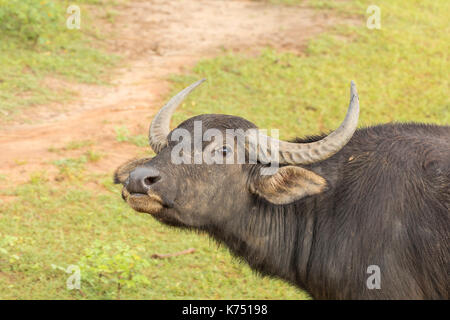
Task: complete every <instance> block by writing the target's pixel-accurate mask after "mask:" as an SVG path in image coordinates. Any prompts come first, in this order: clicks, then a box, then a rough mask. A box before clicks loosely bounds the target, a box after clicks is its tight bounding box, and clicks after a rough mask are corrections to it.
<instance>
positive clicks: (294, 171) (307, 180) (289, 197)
mask: <svg viewBox="0 0 450 320" xmlns="http://www.w3.org/2000/svg"><path fill="white" fill-rule="evenodd" d="M326 186H327V182H326V181H325V179H324V178H322V177H321V176H319V175H318V174H316V173H314V172H312V171H309V170H306V169H304V168H301V167H296V166H286V167H281V168H279V169H278V171H277V172H276V173H275V174H273V175H271V176H263V175H261V176H259V177H257V178H256V179H255V181H253V182H252V183H251V186H250V191H251V192H253V193H255V194H257V195H259V196H261V197H263V198H264V199H266V200H267V201H269V202H271V203H273V204H288V203H291V202H294V201H296V200H299V199H301V198H304V197H306V196H311V195H314V194H317V193H320V192H322V191H324V190H325V188H326Z"/></svg>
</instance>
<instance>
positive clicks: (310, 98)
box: [0, 0, 450, 299]
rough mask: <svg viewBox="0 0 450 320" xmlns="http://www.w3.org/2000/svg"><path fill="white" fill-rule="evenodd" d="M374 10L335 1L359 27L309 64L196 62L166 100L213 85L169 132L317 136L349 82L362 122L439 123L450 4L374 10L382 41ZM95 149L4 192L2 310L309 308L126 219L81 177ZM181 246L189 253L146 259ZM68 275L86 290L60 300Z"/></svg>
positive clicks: (126, 136) (269, 283) (187, 242)
mask: <svg viewBox="0 0 450 320" xmlns="http://www.w3.org/2000/svg"><path fill="white" fill-rule="evenodd" d="M322 2H324V1H322ZM369 4H372V3H369V2H366V1H345V2H341V1H339V2H336V3H334V4H333V10H336V12H342V14H344V13H345V14H346V15H348V14H351V15H353V16H359V17H360V19H361V21H362V23H361V25H359V26H354V27H342V26H336V27H335V28H334V29H333V30H332V31H331V32H328V33H326V34H324V35H322V36H320V37H318V38H316V39H313V40H311V42H310V43H309V45H308V47H307V50H306V51H305V52H304V54H300V55H295V54H290V53H282V52H277V51H275V50H272V49H267V50H265V51H264V52H263V53H262V54H261V55H260V56H258V57H246V56H243V55H236V54H232V53H230V54H226V55H224V56H220V57H217V58H214V59H208V60H204V61H201V62H200V63H199V64H198V65H197V66H196V67H195V68H194V70H193V72H192V73H191V74H189V75H183V76H174V77H173V92H176V91H178V90H180V89H181V88H183V87H184V86H186V85H187V84H189V83H191V82H193V81H194V80H196V79H198V78H200V77H207V78H208V82H207V83H205V84H203V86H202V87H201V88H199V89H197V90H196V91H195V93H193V95H192V97H190V98H189V99H188V100H187V101H186V102H185V103H184V105H183V107H182V109H181V111H180V112H178V113H176V115H175V122H180V121H182V120H184V119H186V118H188V117H190V116H192V115H196V114H200V113H208V112H209V113H227V114H235V115H240V116H243V117H246V118H248V119H249V120H252V121H253V122H255V123H256V124H257V125H258V126H260V127H262V128H268V129H269V128H278V129H280V136H281V137H282V138H292V137H293V136H294V135H305V134H315V133H318V132H320V131H327V130H331V129H333V128H335V127H336V126H337V125H338V124H339V123H340V122H341V121H342V119H343V117H344V115H345V112H346V107H347V105H348V98H349V92H348V91H349V82H350V80H351V79H354V80H355V81H356V83H357V86H358V89H359V95H360V104H361V125H370V124H374V123H381V122H388V121H422V122H432V123H440V124H448V123H449V122H450V119H449V98H448V76H447V74H446V73H447V70H449V65H448V52H449V50H448V49H449V48H448V46H449V43H450V41H449V39H448V37H449V36H448V34H449V32H448V23H447V21H448V20H449V17H448V12H450V11H449V10H448V6H449V4H448V1H441V0H428V1H408V2H401V3H400V2H395V1H387V0H378V1H377V5H379V6H380V7H381V10H382V16H381V18H382V21H381V25H382V28H381V30H369V29H367V28H366V27H365V19H366V15H365V9H366V8H367V6H368V5H369ZM320 6H322V7H323V6H325V4H323V3H322V4H320ZM134 139H136V141H134ZM116 140H117V141H123V142H126V143H134V144H136V145H138V146H139V145H140V144H141V143H142V145H144V142H141V140H143V138H135V137H133V136H132V135H130V132H129V131H128V129H127V128H126V127H120V128H116ZM145 144H146V143H145ZM94 147H95V145H93V144H92V143H91V142H90V141H75V142H73V143H69V144H68V145H67V146H65V147H63V148H62V149H55V150H56V151H55V152H60V153H61V156H63V153H64V152H65V151H67V150H77V151H78V152H83V153H82V154H81V155H79V156H78V157H74V158H61V159H60V160H58V161H55V162H54V165H55V166H56V167H57V168H58V169H59V171H60V176H61V177H63V178H62V179H57V180H56V181H53V180H52V181H48V180H47V178H46V177H47V175H46V173H45V172H39V173H35V174H34V175H32V176H31V177H30V181H29V182H28V183H25V184H23V185H21V186H20V187H18V188H17V189H16V190H12V191H9V192H7V193H5V194H3V195H4V196H7V197H14V198H15V200H13V201H9V202H4V203H2V202H1V200H0V206H1V210H0V299H18V298H21V299H26V298H30V299H38V298H42V299H47V298H51V299H55V298H59V299H101V298H107V299H118V298H121V299H132V298H136V299H190V298H192V299H201V298H204V299H266V298H271V299H303V298H307V296H306V295H305V294H304V293H303V292H301V291H299V290H297V289H295V288H293V287H292V286H289V285H287V284H286V283H284V282H282V281H279V280H274V279H269V278H261V277H259V276H257V275H255V274H253V273H252V272H251V270H250V269H249V268H248V267H247V266H246V265H244V264H241V263H239V262H238V261H236V260H234V259H233V258H232V257H231V256H230V254H229V253H228V251H227V250H226V249H225V248H223V247H219V248H218V247H217V246H216V244H215V243H214V242H212V241H211V240H209V239H208V237H207V236H206V235H202V234H195V233H189V232H185V231H180V230H175V229H171V228H169V227H166V226H163V225H161V224H159V223H158V222H156V221H155V220H154V219H152V218H151V217H150V216H148V215H145V214H140V213H136V212H134V211H132V210H131V209H130V208H128V207H127V206H126V205H125V204H124V203H123V201H122V200H121V199H120V196H119V194H120V188H119V187H118V186H115V185H113V184H112V182H111V175H110V174H109V175H94V174H92V173H89V170H88V167H89V163H91V162H94V161H96V160H95V159H96V158H97V156H100V155H95V152H94V151H92V150H93V149H92V148H94ZM143 150H144V147H143ZM90 151H91V152H94V154H93V155H91V156H89V152H90ZM57 154H59V153H57ZM130 158H131V156H130ZM1 179H7V177H5V176H4V177H0V180H1ZM0 196H1V194H0ZM188 248H195V249H196V252H195V253H193V254H189V255H182V256H178V257H173V258H169V259H163V260H157V259H153V258H151V255H152V254H154V253H173V252H178V251H182V250H185V249H188ZM70 265H77V266H79V267H80V268H81V290H76V289H75V290H67V289H66V280H67V279H68V277H69V276H70V274H68V273H66V270H67V268H68V267H69V266H70Z"/></svg>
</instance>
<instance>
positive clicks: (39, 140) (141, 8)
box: [0, 0, 338, 188]
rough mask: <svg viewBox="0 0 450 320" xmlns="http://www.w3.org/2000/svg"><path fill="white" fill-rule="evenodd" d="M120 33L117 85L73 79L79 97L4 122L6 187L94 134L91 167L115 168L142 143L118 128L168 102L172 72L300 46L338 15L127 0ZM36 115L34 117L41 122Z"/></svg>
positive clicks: (137, 128)
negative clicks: (220, 57) (233, 55)
mask: <svg viewBox="0 0 450 320" xmlns="http://www.w3.org/2000/svg"><path fill="white" fill-rule="evenodd" d="M115 10H116V11H117V12H119V15H118V16H117V17H116V18H115V21H114V24H113V25H112V24H105V25H104V27H105V28H107V29H108V30H110V31H112V32H113V33H114V34H115V35H116V36H115V38H114V39H113V40H110V41H109V46H110V48H111V51H113V52H115V53H118V54H120V55H121V56H124V57H125V59H124V60H125V63H124V64H123V65H126V67H123V68H121V69H120V70H117V72H116V73H115V76H114V80H113V81H112V83H113V85H112V86H108V87H106V86H92V85H75V88H76V89H77V90H78V91H79V98H78V99H77V100H76V101H72V102H71V103H70V104H68V105H65V106H64V108H63V109H64V110H70V111H69V112H63V113H61V112H60V110H61V106H58V105H50V106H42V107H36V108H33V110H30V111H27V116H28V117H29V118H33V119H35V120H37V121H36V122H40V124H34V125H23V124H13V125H9V126H8V127H6V128H1V129H0V150H1V152H0V175H3V176H4V177H6V179H3V180H5V181H6V183H2V187H1V188H7V187H9V186H10V185H11V184H17V183H20V182H23V181H27V180H28V179H29V175H30V173H32V172H34V171H37V170H46V171H47V172H48V174H49V175H50V176H52V173H54V172H55V170H56V169H55V167H54V166H53V165H52V164H51V161H52V160H55V159H60V158H63V157H71V156H73V154H74V153H76V151H72V152H70V151H67V152H65V153H64V154H63V155H61V154H57V153H55V152H51V151H50V150H49V149H50V148H52V147H53V148H54V147H56V148H58V147H63V146H65V145H66V144H67V143H68V142H70V141H81V140H87V139H88V140H91V141H93V142H94V144H93V146H94V147H93V148H94V149H95V150H98V151H100V152H102V153H103V154H104V157H103V158H102V159H101V161H99V162H98V163H96V164H95V165H93V167H92V168H90V169H92V170H94V171H99V172H111V171H112V170H113V169H114V168H115V167H116V166H117V165H119V164H120V163H121V162H123V161H125V160H127V159H129V158H130V157H133V156H134V155H136V154H137V152H138V148H137V147H135V146H133V145H131V144H127V143H119V142H117V141H116V137H115V131H114V128H116V127H117V126H122V125H126V126H127V127H128V128H129V129H130V131H131V132H134V133H138V132H139V133H140V134H145V133H146V132H147V128H148V125H149V122H150V120H151V118H152V116H153V115H154V113H155V112H156V111H157V110H158V108H159V107H160V106H161V104H162V103H163V101H162V99H163V98H165V97H166V94H167V92H168V88H169V86H168V85H169V84H168V82H167V80H166V79H167V76H168V75H170V74H173V73H180V72H187V71H188V70H189V68H191V67H192V66H193V65H194V64H195V62H196V61H198V60H199V59H201V58H205V57H208V56H214V55H217V54H219V53H221V52H223V50H224V49H226V50H235V51H242V52H257V51H258V50H259V49H261V48H262V47H266V46H272V47H275V48H279V49H284V50H291V51H296V52H299V51H301V50H302V48H304V46H305V44H306V40H307V39H309V38H311V37H313V36H314V35H317V34H318V33H320V32H321V31H323V30H324V29H325V28H327V27H328V26H331V25H333V24H335V23H336V22H338V20H337V18H336V17H332V16H330V15H327V14H325V13H321V12H318V11H316V10H312V9H308V8H306V7H293V6H274V5H269V4H266V3H262V2H256V1H237V0H236V1H219V0H172V1H168V0H153V1H149V0H146V1H129V2H128V3H127V4H126V5H120V7H118V8H115ZM36 122H35V123H36Z"/></svg>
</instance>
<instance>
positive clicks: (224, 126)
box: [115, 81, 450, 299]
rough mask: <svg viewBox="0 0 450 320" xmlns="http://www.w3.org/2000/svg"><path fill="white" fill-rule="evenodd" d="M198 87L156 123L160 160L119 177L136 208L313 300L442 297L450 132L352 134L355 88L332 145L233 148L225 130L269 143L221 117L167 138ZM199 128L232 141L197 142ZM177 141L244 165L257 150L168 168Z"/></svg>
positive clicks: (445, 294)
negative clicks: (219, 246) (208, 240)
mask: <svg viewBox="0 0 450 320" xmlns="http://www.w3.org/2000/svg"><path fill="white" fill-rule="evenodd" d="M201 82H202V81H198V82H196V83H194V84H193V85H191V86H189V87H187V88H186V89H184V90H183V91H181V92H180V93H178V94H177V95H176V96H174V97H173V98H172V99H171V100H170V101H169V102H168V103H167V104H166V105H165V106H164V107H163V108H162V109H161V110H160V111H159V113H158V114H157V115H156V116H155V118H154V119H153V122H152V124H151V126H150V132H149V142H150V146H151V147H152V148H153V150H154V151H155V152H156V154H157V155H156V156H155V157H153V158H144V159H138V160H132V161H130V162H127V163H125V164H124V165H122V166H120V167H119V168H118V169H117V171H116V173H115V181H116V183H122V184H123V189H122V197H123V199H124V200H125V201H126V202H127V203H128V204H129V205H130V206H131V207H132V208H133V209H135V210H137V211H140V212H146V213H149V214H151V215H152V216H153V217H154V218H156V219H157V220H159V221H161V222H163V223H165V224H168V225H171V226H176V227H181V228H190V229H195V230H198V231H202V232H206V233H208V234H209V235H210V236H212V237H213V238H214V239H216V240H217V241H219V242H221V243H224V244H225V245H226V246H227V247H228V248H229V249H230V250H231V252H232V253H233V254H234V255H236V256H237V257H240V258H241V259H243V260H244V261H246V262H247V263H248V264H249V265H250V267H251V268H252V269H254V270H256V271H257V272H259V273H260V274H263V275H268V276H273V277H278V278H281V279H284V280H286V281H288V282H290V283H292V284H294V285H296V286H298V287H300V288H302V289H304V290H306V291H307V292H308V293H309V294H310V295H311V296H312V297H313V298H315V299H448V298H449V286H448V284H449V281H448V280H449V279H448V266H449V264H448V263H449V226H450V223H449V207H450V126H438V125H432V124H422V123H396V124H382V125H377V126H371V127H367V128H360V129H357V128H356V127H357V122H358V115H359V99H358V95H357V93H356V88H355V85H354V83H353V82H352V85H351V97H350V106H349V108H348V112H347V116H346V117H345V120H344V121H343V123H342V124H341V126H340V127H339V128H338V129H337V130H335V131H333V132H332V133H330V134H329V135H323V136H312V137H307V138H304V139H298V138H297V139H296V140H294V141H292V142H286V141H280V140H277V139H275V138H272V137H271V138H268V139H269V140H270V143H273V142H276V147H273V145H272V144H270V146H271V147H270V148H269V146H268V145H269V144H266V145H265V146H264V145H256V142H255V141H257V140H255V139H250V138H248V139H245V140H244V141H245V143H244V144H243V145H242V144H238V143H237V144H229V143H228V142H229V141H235V140H236V139H237V135H235V136H231V137H230V134H229V130H230V129H233V130H237V129H242V131H248V130H250V131H252V132H257V135H256V136H257V137H262V136H264V135H263V134H262V133H259V130H260V129H257V128H256V126H255V125H254V124H253V123H251V122H250V121H248V120H246V119H243V118H240V117H236V116H230V115H221V114H203V115H199V116H196V117H193V118H190V119H188V120H186V121H184V122H183V123H181V124H180V125H179V126H178V128H177V129H174V130H173V131H171V130H170V129H169V124H170V119H171V115H172V113H173V112H174V110H175V109H176V108H177V106H178V105H179V104H180V103H181V101H182V100H183V99H184V98H185V97H186V96H187V95H188V94H189V93H190V92H191V91H192V90H193V89H194V88H195V87H196V86H198V85H199V84H200V83H201ZM198 124H200V126H201V129H202V130H203V132H206V131H207V130H208V129H213V130H216V133H217V131H218V132H219V133H221V134H223V136H225V137H226V138H227V140H226V141H227V143H223V140H220V139H205V137H204V136H203V137H200V140H199V138H198V137H195V134H194V131H195V126H196V125H197V126H198ZM180 131H181V132H182V133H188V134H192V135H193V136H194V138H193V139H191V140H187V141H188V144H185V146H186V145H187V146H188V147H189V148H188V149H184V150H182V151H181V153H183V152H184V153H185V154H184V155H183V156H186V154H187V155H188V156H190V157H193V158H195V157H198V156H199V155H200V160H201V159H202V157H203V156H204V155H205V153H208V154H211V153H212V154H214V155H216V156H217V155H218V156H219V158H226V159H235V155H236V154H238V151H239V150H244V151H245V155H246V160H249V153H250V150H257V155H258V157H257V159H256V161H253V162H252V161H244V163H241V162H237V161H229V162H226V163H225V162H222V163H220V162H213V163H205V162H202V161H200V162H195V161H194V162H181V163H174V158H173V157H174V154H179V153H180V152H179V150H178V151H177V152H175V153H174V150H175V149H176V148H179V141H180V140H181V139H180V138H179V137H180V134H179V132H180ZM175 135H176V137H175ZM253 137H255V136H253ZM228 138H229V139H228ZM258 139H259V138H258ZM255 146H256V147H255ZM186 150H188V151H187V152H186ZM261 154H262V155H266V156H265V157H264V156H261ZM269 155H276V156H277V157H276V159H277V161H276V164H277V166H278V168H275V171H274V172H272V173H271V174H262V170H261V169H264V168H267V167H269V166H271V165H272V164H273V161H272V162H270V163H269V162H267V161H260V159H263V158H264V159H266V160H267V158H268V156H269ZM183 159H184V158H183ZM216 159H217V158H216ZM271 159H272V158H271Z"/></svg>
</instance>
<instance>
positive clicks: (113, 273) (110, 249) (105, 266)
mask: <svg viewBox="0 0 450 320" xmlns="http://www.w3.org/2000/svg"><path fill="white" fill-rule="evenodd" d="M141 250H142V249H137V250H133V249H131V248H130V247H129V246H128V245H126V244H123V243H121V242H116V243H113V244H111V245H110V244H104V243H102V242H100V241H96V242H95V243H94V246H93V247H92V248H88V249H86V250H85V251H84V256H83V257H82V258H81V259H80V261H79V263H78V266H79V267H80V269H81V275H82V281H83V284H87V285H88V286H89V287H90V289H91V290H95V291H97V292H96V293H97V294H100V295H103V296H105V297H108V298H112V297H115V298H116V299H120V295H121V292H122V290H123V289H132V288H136V287H137V286H141V285H149V284H150V282H149V280H148V279H147V278H146V277H145V276H143V275H142V274H140V271H142V269H143V268H145V267H148V266H149V262H148V261H147V260H146V259H143V258H142V257H141V256H140V255H139V253H138V251H141ZM98 291H100V292H98Z"/></svg>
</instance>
